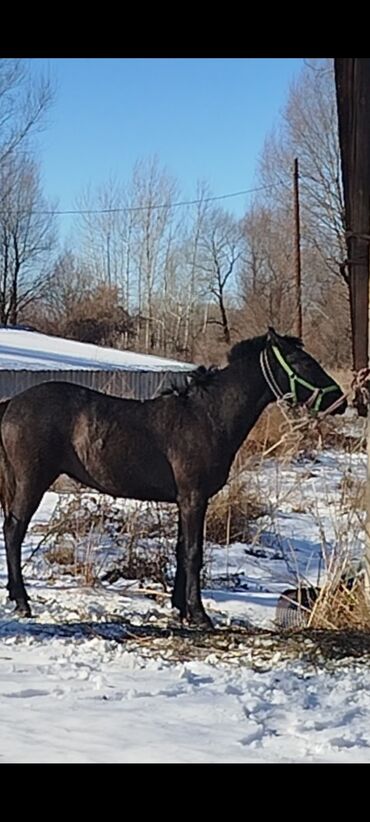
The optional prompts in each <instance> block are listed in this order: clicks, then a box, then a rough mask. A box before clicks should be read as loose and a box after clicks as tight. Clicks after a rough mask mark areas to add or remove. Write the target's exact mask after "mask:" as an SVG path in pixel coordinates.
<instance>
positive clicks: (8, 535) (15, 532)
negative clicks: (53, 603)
mask: <svg viewBox="0 0 370 822" xmlns="http://www.w3.org/2000/svg"><path fill="white" fill-rule="evenodd" d="M50 484H51V483H48V484H47V486H46V488H45V489H43V490H42V491H41V492H40V491H39V492H38V493H37V494H36V493H35V490H34V488H33V489H32V491H30V489H29V487H27V486H24V485H21V486H17V487H16V491H15V495H14V497H13V500H12V502H11V505H10V506H9V511H8V513H7V515H6V516H5V519H4V537H5V549H6V559H7V566H8V590H9V598H10V599H11V600H15V602H16V606H17V607H16V610H17V611H18V612H19V613H20V614H21V615H22V616H31V609H30V606H29V604H28V594H27V591H26V589H25V586H24V582H23V576H22V568H21V548H22V542H23V539H24V537H25V534H26V531H27V528H28V525H29V522H30V519H31V517H32V516H33V514H34V513H35V511H36V509H37V507H38V505H39V504H40V502H41V499H42V497H43V494H44V491H46V490H47V488H48V487H49V485H50ZM35 485H37V483H35Z"/></svg>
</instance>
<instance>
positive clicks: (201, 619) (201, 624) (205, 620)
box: [189, 614, 215, 631]
mask: <svg viewBox="0 0 370 822" xmlns="http://www.w3.org/2000/svg"><path fill="white" fill-rule="evenodd" d="M189 623H190V625H191V626H194V628H201V629H202V630H203V631H214V630H215V626H214V624H213V622H212V620H211V619H210V618H209V617H208V616H207V614H196V615H195V616H189Z"/></svg>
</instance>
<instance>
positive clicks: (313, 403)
mask: <svg viewBox="0 0 370 822" xmlns="http://www.w3.org/2000/svg"><path fill="white" fill-rule="evenodd" d="M271 350H272V351H273V353H274V355H275V357H276V359H277V361H278V363H279V365H280V366H281V367H282V369H283V371H285V373H286V374H287V375H288V378H289V387H290V392H289V393H288V394H284V392H283V391H282V390H281V388H280V385H279V383H278V382H277V380H276V378H275V376H274V374H273V371H272V368H271V365H270V362H269V358H268V354H267V348H264V349H263V351H261V354H260V364H261V369H262V374H263V376H264V378H265V380H266V382H267V385H268V386H269V388H270V389H271V391H272V393H273V394H274V395H275V397H276V399H279V400H280V399H292V401H293V405H297V403H298V402H299V400H298V395H297V383H298V385H303V387H304V388H308V389H309V390H310V391H312V394H311V396H310V397H309V398H308V400H307V401H306V402H305V403H304V404H305V405H306V406H307V407H308V408H312V409H313V411H319V410H320V405H321V403H322V400H323V398H324V396H325V394H329V393H330V391H337V390H338V386H337V385H333V384H331V385H327V386H325V388H318V387H317V386H315V385H312V383H310V382H307V380H304V379H303V377H300V376H299V374H296V372H295V371H293V368H291V367H290V365H289V364H288V363H287V362H286V360H284V357H283V355H282V353H281V351H280V350H279V349H278V347H277V345H271Z"/></svg>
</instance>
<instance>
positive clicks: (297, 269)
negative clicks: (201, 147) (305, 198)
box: [293, 157, 302, 339]
mask: <svg viewBox="0 0 370 822" xmlns="http://www.w3.org/2000/svg"><path fill="white" fill-rule="evenodd" d="M293 179H294V273H295V306H296V310H295V314H296V330H297V336H298V337H300V339H302V276H301V228H300V217H299V170H298V158H297V157H296V158H295V160H294V178H293Z"/></svg>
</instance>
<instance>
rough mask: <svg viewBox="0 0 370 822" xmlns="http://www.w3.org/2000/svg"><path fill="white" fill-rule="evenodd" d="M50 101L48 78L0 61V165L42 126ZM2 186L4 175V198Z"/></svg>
mask: <svg viewBox="0 0 370 822" xmlns="http://www.w3.org/2000/svg"><path fill="white" fill-rule="evenodd" d="M52 99H53V89H52V85H51V82H50V79H48V78H47V77H45V76H41V77H39V78H35V77H33V76H32V74H31V73H30V70H29V66H28V65H27V63H26V62H25V61H24V60H18V59H8V58H2V59H0V165H2V164H3V163H4V162H6V161H7V160H8V159H9V158H10V157H11V155H12V154H14V153H15V152H16V151H17V150H18V149H19V148H20V147H21V146H23V147H24V145H25V143H26V142H27V140H28V138H29V137H30V135H31V134H32V133H33V132H34V131H35V130H36V129H38V128H40V127H41V125H42V122H43V119H44V116H45V113H46V111H47V109H48V108H49V106H50V104H51V102H52ZM9 182H11V179H10V180H9ZM5 183H6V177H5V175H4V173H3V178H2V184H3V186H5V187H4V188H2V191H1V195H0V197H1V198H2V197H3V196H7V191H8V187H7V186H6V185H5ZM0 202H1V199H0Z"/></svg>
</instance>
